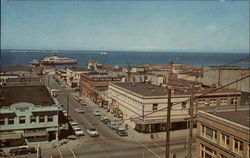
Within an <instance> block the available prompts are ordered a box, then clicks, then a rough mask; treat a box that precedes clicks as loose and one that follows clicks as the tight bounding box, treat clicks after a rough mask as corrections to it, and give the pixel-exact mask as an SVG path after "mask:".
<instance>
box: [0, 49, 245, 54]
mask: <svg viewBox="0 0 250 158" xmlns="http://www.w3.org/2000/svg"><path fill="white" fill-rule="evenodd" d="M1 52H6V53H94V54H95V53H97V54H99V53H100V52H107V53H112V52H119V53H123V52H126V53H128V52H131V53H135V52H136V53H143V52H149V53H150V52H154V53H242V54H246V53H249V52H243V51H228V52H220V51H218V52H212V51H211V52H209V51H207V52H204V51H191V50H187V51H153V50H151V51H138V50H134V51H132V50H128V51H119V50H118V51H116V50H110V51H107V50H104V51H103V50H28V49H1Z"/></svg>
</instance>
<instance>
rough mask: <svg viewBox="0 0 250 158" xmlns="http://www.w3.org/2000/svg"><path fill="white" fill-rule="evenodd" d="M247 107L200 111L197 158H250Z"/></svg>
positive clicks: (249, 131) (249, 130)
mask: <svg viewBox="0 0 250 158" xmlns="http://www.w3.org/2000/svg"><path fill="white" fill-rule="evenodd" d="M249 114H250V111H249V106H245V107H243V106H242V107H241V108H237V109H235V108H226V109H217V110H210V111H199V112H198V117H197V122H198V124H197V142H196V157H197V158H233V157H238V158H249V150H250V147H249V145H250V137H249V136H250V127H249V125H250V124H249V121H250V117H249Z"/></svg>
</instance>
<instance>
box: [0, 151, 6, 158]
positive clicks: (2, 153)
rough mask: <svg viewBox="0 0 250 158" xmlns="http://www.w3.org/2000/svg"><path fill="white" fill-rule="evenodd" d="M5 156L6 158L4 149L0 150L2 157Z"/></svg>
mask: <svg viewBox="0 0 250 158" xmlns="http://www.w3.org/2000/svg"><path fill="white" fill-rule="evenodd" d="M4 156H6V155H5V153H4V151H3V150H2V149H0V157H4Z"/></svg>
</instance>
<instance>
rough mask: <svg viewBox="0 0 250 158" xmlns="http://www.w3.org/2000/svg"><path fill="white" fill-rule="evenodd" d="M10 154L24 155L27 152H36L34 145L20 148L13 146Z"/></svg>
mask: <svg viewBox="0 0 250 158" xmlns="http://www.w3.org/2000/svg"><path fill="white" fill-rule="evenodd" d="M9 153H10V155H24V154H28V153H36V148H34V147H22V148H15V149H11V150H10V151H9Z"/></svg>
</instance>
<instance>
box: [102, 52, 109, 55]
mask: <svg viewBox="0 0 250 158" xmlns="http://www.w3.org/2000/svg"><path fill="white" fill-rule="evenodd" d="M100 54H102V55H106V54H108V52H100Z"/></svg>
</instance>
